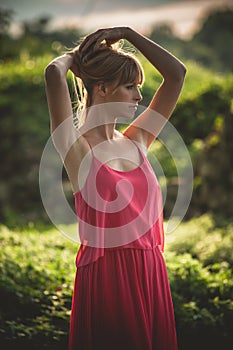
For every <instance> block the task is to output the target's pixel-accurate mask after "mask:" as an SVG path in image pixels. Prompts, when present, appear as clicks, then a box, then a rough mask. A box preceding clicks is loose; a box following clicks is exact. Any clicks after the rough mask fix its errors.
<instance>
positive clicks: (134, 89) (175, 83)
mask: <svg viewBox="0 0 233 350" xmlns="http://www.w3.org/2000/svg"><path fill="white" fill-rule="evenodd" d="M121 39H125V40H127V41H129V42H130V43H131V44H132V45H134V46H135V48H136V49H137V50H139V51H140V52H141V53H142V54H143V55H144V56H145V58H146V59H147V60H148V61H149V62H150V63H151V64H152V65H153V66H154V67H155V69H157V70H158V71H159V72H160V74H161V75H162V78H163V80H162V83H161V85H160V87H159V88H158V89H157V91H155V94H154V96H153V98H152V100H151V102H150V104H149V106H148V107H147V108H146V109H145V110H144V111H143V112H142V113H140V114H139V115H138V116H137V117H136V118H135V117H134V114H135V112H136V109H137V107H138V103H139V102H140V101H141V99H142V96H141V93H140V86H141V85H142V83H143V80H144V73H143V69H142V66H141V64H140V62H139V61H138V59H137V58H136V57H135V56H134V55H133V54H132V53H127V52H125V51H123V50H122V49H121V48H120V47H119V45H118V47H117V45H116V44H119V40H121ZM69 69H70V70H71V71H72V72H73V73H74V75H75V76H76V77H77V79H78V81H79V84H78V86H79V91H78V97H79V99H80V100H81V101H80V102H82V103H83V102H84V104H83V110H82V113H81V112H80V111H79V115H81V116H82V120H81V122H80V120H79V125H78V127H74V122H73V118H72V116H73V110H72V103H71V99H70V94H69V90H68V86H67V81H66V76H67V72H68V70H69ZM185 72H186V69H185V67H184V65H183V64H182V63H181V62H180V61H179V60H178V59H177V58H176V57H174V56H173V55H172V54H171V53H169V52H168V51H166V50H165V49H163V48H162V47H161V46H159V45H157V44H156V43H154V42H153V41H151V40H149V39H148V38H146V37H145V36H143V35H141V34H140V33H138V32H136V31H135V30H133V29H131V28H128V27H114V28H105V29H100V30H98V31H96V32H94V33H92V34H90V35H88V36H87V37H86V38H85V39H84V40H83V41H82V43H81V44H80V45H79V46H78V47H76V48H75V49H74V50H73V51H72V52H69V53H67V54H65V55H63V56H60V57H58V58H56V59H55V60H53V61H52V62H51V63H50V64H49V65H48V66H47V68H46V71H45V77H46V93H47V99H48V105H49V111H50V116H51V129H52V133H53V140H54V143H55V146H56V148H57V149H58V151H59V153H60V154H61V156H62V158H63V160H64V164H65V168H66V171H67V174H68V176H69V180H70V183H71V186H72V189H73V192H74V200H75V206H76V211H77V217H78V222H79V239H80V243H81V245H80V248H79V251H78V255H77V259H76V265H77V273H76V278H75V284H74V291H73V299H72V312H71V319H70V335H69V350H94V349H95V350H96V349H98V350H99V349H101V350H105V349H106V350H107V349H109V350H114V349H121V350H123V349H125V350H152V349H156V350H176V349H177V340H176V329H175V320H174V310H173V304H172V298H171V293H170V287H169V281H168V276H167V270H166V266H165V262H164V258H163V255H162V252H163V246H164V237H163V235H164V232H163V201H162V195H161V190H160V186H159V184H158V181H157V179H156V176H155V174H154V172H153V170H152V168H151V166H150V164H149V162H148V160H147V158H146V152H147V149H148V148H149V147H150V145H151V143H152V142H153V141H154V140H155V138H156V136H157V135H158V134H159V132H160V130H161V128H162V127H163V125H164V124H165V122H166V121H167V120H168V119H169V117H170V116H171V114H172V112H173V110H174V108H175V105H176V103H177V100H178V97H179V94H180V91H181V88H182V85H183V81H184V77H185ZM83 92H84V95H83ZM119 118H124V120H126V121H127V123H128V126H127V128H126V129H125V130H124V132H123V133H121V132H119V131H117V129H116V121H117V120H119Z"/></svg>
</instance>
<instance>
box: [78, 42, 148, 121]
mask: <svg viewBox="0 0 233 350" xmlns="http://www.w3.org/2000/svg"><path fill="white" fill-rule="evenodd" d="M94 44H95V43H94ZM81 48H82V46H81ZM73 53H74V65H75V66H76V67H75V68H76V71H77V72H78V76H75V75H73V82H74V89H75V95H76V96H75V97H76V106H75V109H76V114H75V117H74V123H75V126H76V127H80V126H82V125H83V124H84V123H85V119H86V113H87V109H88V107H90V106H91V104H92V92H93V87H94V86H95V85H96V84H97V83H98V82H99V81H103V82H105V83H111V84H114V85H115V88H117V87H118V86H119V85H123V84H126V83H133V82H135V81H136V80H137V81H138V84H143V81H144V72H143V68H142V65H141V63H140V61H139V60H138V59H137V58H136V56H135V55H134V54H133V53H132V52H126V51H124V50H123V49H122V41H121V42H118V43H116V44H114V45H107V44H106V43H105V42H103V43H101V46H100V47H99V48H98V49H97V50H96V49H95V48H94V45H92V46H91V47H89V48H88V50H85V51H84V52H83V50H82V49H80V45H79V46H77V47H76V48H75V49H74V50H73Z"/></svg>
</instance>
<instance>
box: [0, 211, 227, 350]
mask: <svg viewBox="0 0 233 350" xmlns="http://www.w3.org/2000/svg"><path fill="white" fill-rule="evenodd" d="M232 230H233V229H232V224H230V223H225V222H224V221H223V220H221V219H220V218H219V220H218V221H217V222H216V221H214V220H213V217H212V216H210V215H204V216H203V217H200V218H199V219H198V220H197V219H193V220H191V221H189V222H186V223H182V224H180V226H178V228H177V229H176V230H175V231H174V232H173V233H170V234H169V235H168V237H167V243H166V250H165V258H166V262H167V266H168V272H169V278H170V283H171V289H172V295H173V301H174V308H175V315H176V322H177V331H178V339H179V348H180V349H181V350H194V349H196V348H199V349H203V350H204V349H206V348H208V347H209V348H211V349H214V350H215V349H216V350H217V349H218V348H219V347H220V344H221V345H222V348H224V349H228V348H227V344H228V343H229V342H230V341H232V332H231V329H230V325H231V324H232V321H233V304H232V300H231V297H232V288H233V283H232V281H233V279H232V277H233V271H232V267H233V259H232V245H233V242H232ZM216 237H218V238H216ZM211 238H212V241H211ZM224 240H226V241H225V242H230V243H229V247H228V245H227V244H225V243H224V242H223V244H224V247H222V241H224ZM210 242H211V244H210ZM0 246H1V249H0V296H1V298H0V314H1V317H0V344H1V346H2V345H3V347H4V348H7V349H8V350H11V349H12V350H13V349H14V348H15V347H17V346H22V347H23V348H24V349H26V350H27V349H28V350H29V349H31V350H37V349H38V350H39V349H41V350H42V349H50V350H53V349H54V350H55V349H58V350H65V349H66V348H67V341H68V331H69V317H70V309H71V300H72V289H73V283H74V276H75V255H76V252H77V246H76V244H74V243H71V242H70V241H68V240H67V239H66V238H65V237H63V236H62V235H61V234H60V233H59V232H58V231H57V230H56V229H54V228H51V227H50V228H49V227H45V226H37V227H33V225H31V226H29V227H27V228H24V229H23V230H19V229H15V230H14V231H10V230H9V229H8V228H7V227H5V226H2V227H1V229H0ZM226 247H228V249H226V251H225V248H226ZM223 253H224V254H223Z"/></svg>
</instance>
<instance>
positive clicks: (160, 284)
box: [69, 147, 177, 350]
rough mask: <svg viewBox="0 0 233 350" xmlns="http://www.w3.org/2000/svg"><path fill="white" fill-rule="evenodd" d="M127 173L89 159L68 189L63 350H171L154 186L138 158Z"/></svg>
mask: <svg viewBox="0 0 233 350" xmlns="http://www.w3.org/2000/svg"><path fill="white" fill-rule="evenodd" d="M138 150H139V152H140V155H141V160H142V163H141V165H140V166H138V167H137V168H135V169H133V170H131V171H127V172H124V171H118V170H114V169H112V168H110V167H108V166H107V165H106V164H104V163H102V162H101V161H100V160H99V159H97V158H96V156H95V155H94V152H93V151H92V164H91V168H90V171H89V174H88V177H87V179H86V182H85V184H84V186H83V188H82V190H81V191H80V192H77V193H75V194H74V198H75V206H76V211H77V216H78V221H79V236H80V240H81V246H80V249H79V251H78V254H77V259H76V266H77V273H76V278H75V284H74V292H73V298H72V312H71V319H70V334H69V350H115V349H117V350H119V349H120V350H177V341H176V329H175V321H174V311H173V304H172V298H171V293H170V286H169V281H168V275H167V270H166V266H165V262H164V258H163V255H162V252H163V246H164V239H163V237H164V232H163V203H162V195H161V190H160V186H159V184H158V181H157V179H156V176H155V174H154V171H153V169H152V168H151V166H150V163H149V162H148V160H147V158H146V156H145V155H144V154H143V152H142V151H141V149H140V147H138Z"/></svg>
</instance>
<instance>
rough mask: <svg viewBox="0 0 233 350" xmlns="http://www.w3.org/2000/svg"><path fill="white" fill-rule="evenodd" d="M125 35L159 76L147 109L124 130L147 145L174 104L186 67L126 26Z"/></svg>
mask: <svg viewBox="0 0 233 350" xmlns="http://www.w3.org/2000/svg"><path fill="white" fill-rule="evenodd" d="M125 38H126V39H127V40H128V41H129V42H131V43H132V44H133V45H134V46H135V47H136V48H137V49H138V50H139V51H140V52H141V53H142V54H143V55H144V56H145V57H146V58H147V59H148V61H149V62H150V63H151V64H152V65H153V66H154V67H155V68H156V69H157V70H158V71H159V73H160V74H161V75H162V77H163V81H162V83H161V85H160V87H159V88H158V90H157V91H156V92H155V94H154V96H153V98H152V100H151V102H150V105H149V107H148V109H146V110H145V112H143V113H142V114H141V115H140V116H139V117H138V118H136V119H135V120H134V121H133V122H132V124H131V125H130V126H129V127H128V128H127V130H126V131H125V134H127V136H128V137H131V138H134V139H135V140H137V141H138V142H140V143H142V144H144V146H146V147H147V148H148V147H149V146H150V144H151V143H152V142H153V140H154V139H155V137H157V136H158V134H159V132H160V131H161V129H162V128H163V126H164V125H165V123H166V120H168V119H169V118H170V116H171V114H172V112H173V110H174V108H175V106H176V103H177V100H178V97H179V95H180V92H181V89H182V86H183V82H184V77H185V74H186V68H185V66H184V65H183V63H181V62H180V61H179V60H178V59H177V58H176V57H175V56H173V55H172V54H171V53H170V52H168V51H167V50H165V49H164V48H162V47H161V46H159V45H158V44H156V43H155V42H153V41H151V40H150V39H148V38H146V37H144V36H143V35H141V34H139V33H137V32H135V31H133V30H132V29H129V28H127V29H126V31H125ZM156 112H157V113H159V114H157V113H156Z"/></svg>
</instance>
